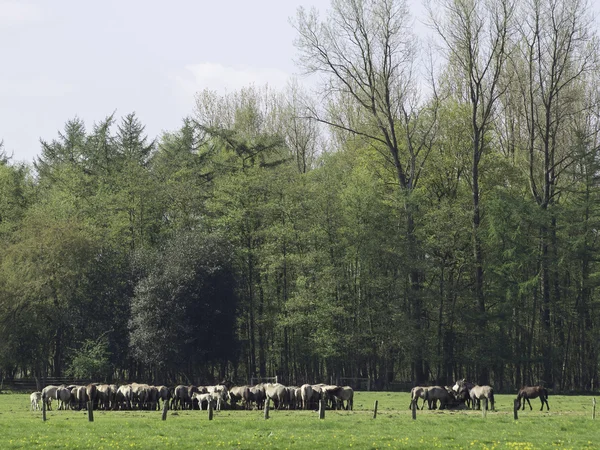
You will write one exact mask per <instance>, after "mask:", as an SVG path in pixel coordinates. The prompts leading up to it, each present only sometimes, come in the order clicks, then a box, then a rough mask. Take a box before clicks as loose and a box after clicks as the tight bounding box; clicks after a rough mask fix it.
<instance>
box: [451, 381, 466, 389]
mask: <svg viewBox="0 0 600 450" xmlns="http://www.w3.org/2000/svg"><path fill="white" fill-rule="evenodd" d="M464 385H465V379H464V378H463V379H462V380H458V381H457V382H456V383H454V386H452V390H453V391H454V392H460V390H461V389H462V387H463V386H464Z"/></svg>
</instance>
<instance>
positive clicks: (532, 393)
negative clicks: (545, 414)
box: [517, 386, 550, 411]
mask: <svg viewBox="0 0 600 450" xmlns="http://www.w3.org/2000/svg"><path fill="white" fill-rule="evenodd" d="M538 397H539V398H540V401H541V402H542V407H541V408H540V411H543V410H544V403H545V404H546V408H548V411H550V406H549V405H548V391H547V390H546V388H544V387H542V386H525V387H524V388H522V389H520V390H519V393H518V394H517V400H518V401H519V406H520V405H521V404H523V409H525V402H524V401H522V399H524V400H526V401H527V403H529V409H530V410H532V409H533V408H532V407H531V402H530V401H529V399H530V398H538Z"/></svg>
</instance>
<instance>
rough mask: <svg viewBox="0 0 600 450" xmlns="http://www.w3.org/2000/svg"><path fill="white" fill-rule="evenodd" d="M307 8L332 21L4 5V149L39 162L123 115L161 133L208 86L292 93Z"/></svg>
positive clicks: (124, 3) (269, 8)
mask: <svg viewBox="0 0 600 450" xmlns="http://www.w3.org/2000/svg"><path fill="white" fill-rule="evenodd" d="M409 3H411V4H412V5H413V6H412V8H413V11H412V14H413V16H416V15H418V14H417V12H418V11H420V10H421V6H420V2H419V0H410V1H409ZM300 5H302V6H304V7H305V8H307V9H310V7H312V6H315V7H316V8H317V9H318V10H319V11H320V12H321V14H322V16H324V15H325V12H326V10H327V9H328V7H329V0H246V1H244V0H169V1H163V0H103V1H98V0H0V55H1V57H2V61H1V66H0V67H1V70H0V140H4V150H5V151H6V152H7V153H8V154H9V155H10V154H11V153H12V154H13V155H14V160H15V161H27V162H31V161H32V160H33V158H34V157H35V156H36V155H38V154H39V152H40V144H39V139H40V138H42V139H44V140H52V139H54V138H56V137H57V135H58V131H59V130H62V129H63V127H64V124H65V122H66V121H67V120H69V119H72V118H74V117H75V116H77V117H80V118H82V119H83V120H84V121H85V123H86V125H87V127H88V129H91V127H92V126H93V123H94V122H95V121H98V120H101V119H103V118H104V117H106V116H107V115H109V114H111V113H112V112H114V111H116V117H117V118H120V117H122V116H124V115H126V114H128V113H130V112H135V113H136V114H137V115H138V117H139V119H140V120H141V122H142V123H143V124H145V125H146V132H147V134H148V136H149V137H150V138H154V137H157V136H158V135H160V133H161V132H162V131H172V130H175V129H177V128H179V126H180V125H181V123H182V119H183V118H184V117H185V116H186V115H189V114H191V113H192V110H193V106H194V93H195V92H198V91H200V90H202V89H205V88H208V89H213V90H216V91H219V92H221V93H224V92H226V91H227V92H232V91H235V90H237V89H239V88H241V87H244V86H248V85H250V84H252V83H254V84H255V85H257V86H262V85H264V84H265V83H268V84H269V85H270V86H271V87H274V88H283V87H285V85H286V83H287V81H288V79H289V78H290V77H291V76H293V75H294V74H297V73H298V72H299V71H300V69H299V68H297V67H296V66H295V65H294V58H295V57H296V49H295V48H294V45H293V42H294V38H295V37H296V32H295V30H294V29H293V28H292V26H291V25H290V23H289V18H290V17H295V15H296V10H297V8H298V6H300ZM415 10H417V11H416V12H415ZM225 90H226V91H225Z"/></svg>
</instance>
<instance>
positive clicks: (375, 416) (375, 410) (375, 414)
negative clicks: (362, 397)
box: [373, 400, 379, 419]
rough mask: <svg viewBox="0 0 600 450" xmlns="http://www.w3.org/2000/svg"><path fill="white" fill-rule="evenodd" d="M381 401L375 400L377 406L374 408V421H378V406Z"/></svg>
mask: <svg viewBox="0 0 600 450" xmlns="http://www.w3.org/2000/svg"><path fill="white" fill-rule="evenodd" d="M378 403H379V401H378V400H375V406H374V407H373V419H377V405H378Z"/></svg>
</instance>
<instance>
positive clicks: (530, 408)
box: [523, 397, 533, 411]
mask: <svg viewBox="0 0 600 450" xmlns="http://www.w3.org/2000/svg"><path fill="white" fill-rule="evenodd" d="M525 400H527V403H528V404H529V410H530V411H532V410H533V408H532V407H531V402H530V401H529V398H527V397H525ZM523 408H525V405H523Z"/></svg>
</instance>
